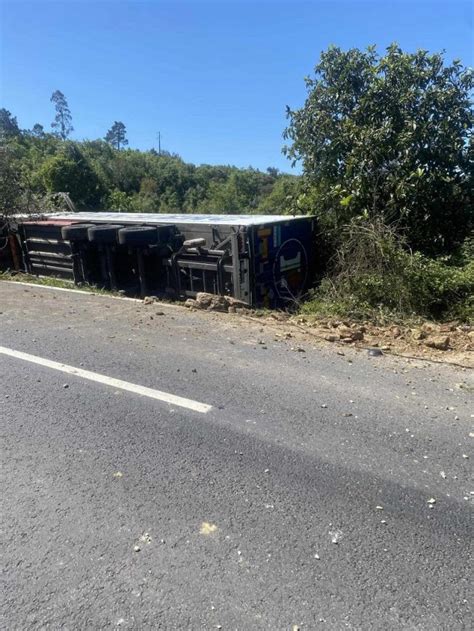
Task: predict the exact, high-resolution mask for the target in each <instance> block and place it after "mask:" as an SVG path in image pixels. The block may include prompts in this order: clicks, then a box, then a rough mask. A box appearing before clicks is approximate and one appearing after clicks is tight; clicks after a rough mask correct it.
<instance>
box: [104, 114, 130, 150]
mask: <svg viewBox="0 0 474 631" xmlns="http://www.w3.org/2000/svg"><path fill="white" fill-rule="evenodd" d="M105 142H108V143H109V145H112V147H115V149H118V150H119V151H120V149H121V148H122V147H125V146H126V145H128V140H127V130H126V128H125V125H124V124H123V123H122V122H120V121H115V123H114V124H113V125H112V127H111V128H110V129H109V131H108V132H107V133H106V134H105Z"/></svg>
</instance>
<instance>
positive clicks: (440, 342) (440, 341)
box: [425, 335, 449, 351]
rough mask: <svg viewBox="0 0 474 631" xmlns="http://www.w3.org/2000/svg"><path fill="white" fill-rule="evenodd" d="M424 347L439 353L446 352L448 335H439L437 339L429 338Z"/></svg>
mask: <svg viewBox="0 0 474 631" xmlns="http://www.w3.org/2000/svg"><path fill="white" fill-rule="evenodd" d="M425 344H426V346H429V347H430V348H436V349H437V350H439V351H447V350H448V348H449V336H448V335H440V336H437V337H433V338H430V339H428V340H426V342H425Z"/></svg>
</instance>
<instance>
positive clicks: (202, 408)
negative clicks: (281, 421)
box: [0, 346, 212, 414]
mask: <svg viewBox="0 0 474 631" xmlns="http://www.w3.org/2000/svg"><path fill="white" fill-rule="evenodd" d="M0 353H1V354H3V355H8V356H9V357H15V358H16V359H22V360H23V361H27V362H30V363H32V364H38V365H39V366H45V367H46V368H52V369H53V370H59V371H60V372H65V373H66V374H68V375H74V376H75V377H81V378H82V379H88V380H89V381H96V382H97V383H102V384H104V385H105V386H110V387H112V388H117V389H119V390H125V391H127V392H133V393H134V394H139V395H141V396H143V397H148V398H150V399H156V400H158V401H163V402H164V403H169V404H170V405H178V406H179V407H182V408H187V409H188V410H193V411H194V412H200V413H201V414H206V413H207V412H209V410H211V409H212V405H207V404H206V403H200V402H199V401H193V400H192V399H186V398H185V397H179V396H176V395H174V394H169V393H168V392H161V390H154V389H153V388H147V387H146V386H140V385H138V384H135V383H130V382H128V381H123V380H122V379H115V378H114V377H107V375H101V374H100V373H97V372H91V371H90V370H83V369H82V368H75V367H74V366H68V364H61V363H59V362H55V361H52V360H50V359H45V358H43V357H38V356H36V355H30V354H29V353H23V352H21V351H15V350H13V349H12V348H5V347H4V346H0Z"/></svg>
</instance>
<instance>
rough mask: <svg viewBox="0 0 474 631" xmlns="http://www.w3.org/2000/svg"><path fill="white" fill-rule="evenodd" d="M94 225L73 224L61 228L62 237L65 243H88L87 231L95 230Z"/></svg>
mask: <svg viewBox="0 0 474 631" xmlns="http://www.w3.org/2000/svg"><path fill="white" fill-rule="evenodd" d="M93 227H94V224H93V223H73V224H71V225H70V226H63V227H62V228H61V237H62V238H63V239H64V240H65V241H87V239H88V235H87V231H88V230H89V228H93Z"/></svg>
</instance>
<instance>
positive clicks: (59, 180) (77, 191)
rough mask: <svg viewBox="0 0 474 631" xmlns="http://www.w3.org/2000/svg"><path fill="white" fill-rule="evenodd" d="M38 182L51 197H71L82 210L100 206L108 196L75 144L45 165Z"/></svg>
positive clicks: (65, 147)
mask: <svg viewBox="0 0 474 631" xmlns="http://www.w3.org/2000/svg"><path fill="white" fill-rule="evenodd" d="M38 179H39V180H40V181H42V183H43V184H44V187H45V189H46V191H47V192H49V193H56V192H65V193H69V195H70V197H71V198H72V199H73V200H74V202H75V203H76V204H77V206H78V207H81V206H82V207H88V206H94V205H96V204H98V203H99V201H100V199H101V198H102V196H103V193H104V190H103V188H102V187H101V184H100V181H99V178H98V177H97V175H96V173H95V172H94V171H93V169H92V168H91V166H90V164H89V163H88V161H87V160H86V159H85V157H84V156H83V154H82V152H81V150H80V149H79V147H78V146H77V145H75V144H73V143H70V144H67V145H65V146H64V147H63V148H62V149H61V151H60V153H58V154H57V155H55V156H52V157H50V158H48V159H47V160H46V161H45V162H44V163H43V164H42V166H41V168H40V170H39V172H38Z"/></svg>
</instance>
